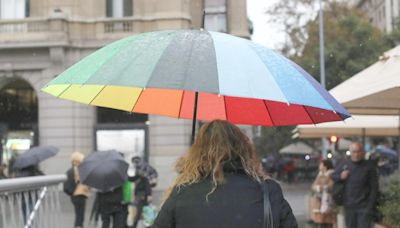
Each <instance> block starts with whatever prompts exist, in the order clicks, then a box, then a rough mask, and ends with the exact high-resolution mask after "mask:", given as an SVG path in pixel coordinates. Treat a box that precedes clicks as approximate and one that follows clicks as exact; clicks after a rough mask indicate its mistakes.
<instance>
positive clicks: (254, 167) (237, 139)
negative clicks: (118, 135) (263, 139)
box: [152, 120, 297, 228]
mask: <svg viewBox="0 0 400 228" xmlns="http://www.w3.org/2000/svg"><path fill="white" fill-rule="evenodd" d="M175 168H176V171H177V172H178V176H177V177H176V179H175V181H174V183H173V184H172V186H171V187H170V188H169V189H168V190H167V191H166V195H165V196H166V200H165V201H164V203H163V205H162V208H161V210H160V212H159V213H158V215H157V218H156V219H155V221H154V224H153V226H152V228H184V227H185V228H186V227H191V228H203V227H207V228H217V227H218V228H228V227H229V228H230V227H235V228H248V227H252V228H261V227H264V226H263V223H264V221H265V222H266V223H270V224H271V223H272V224H273V227H275V228H279V227H285V228H292V227H297V222H296V219H295V217H294V215H293V213H292V209H291V207H290V205H289V204H288V203H287V201H286V200H285V199H284V197H283V194H282V189H281V187H280V186H279V184H278V183H277V182H275V181H274V180H272V179H271V178H269V177H268V176H267V175H266V174H265V173H264V170H263V168H262V165H261V162H260V161H259V159H258V158H257V155H256V153H255V150H254V148H253V146H252V145H251V143H250V140H249V138H247V136H246V135H245V134H244V133H243V132H242V131H241V130H240V129H239V128H238V127H237V126H235V125H233V124H231V123H229V122H227V121H222V120H214V121H211V122H209V123H206V124H204V125H203V126H202V127H201V128H200V130H199V133H198V135H197V137H196V140H195V142H194V144H193V145H192V147H191V148H190V149H189V151H188V152H187V153H186V154H185V155H184V156H182V157H181V158H180V159H179V160H178V162H177V164H176V167H175ZM265 185H267V189H266V190H265V195H267V196H268V197H269V204H268V203H264V199H266V200H267V199H268V197H266V198H264V191H263V187H264V186H265ZM269 206H270V207H269ZM264 208H270V209H271V210H268V211H266V213H265V214H264ZM269 212H270V213H269ZM264 216H266V219H264Z"/></svg>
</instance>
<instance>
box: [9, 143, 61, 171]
mask: <svg viewBox="0 0 400 228" xmlns="http://www.w3.org/2000/svg"><path fill="white" fill-rule="evenodd" d="M57 153H58V148H57V147H54V146H37V147H32V148H31V149H29V150H27V151H26V152H24V153H23V154H20V155H18V157H17V158H16V160H15V163H14V168H16V169H22V168H26V167H28V166H32V165H37V164H39V163H40V162H41V161H43V160H46V159H48V158H50V157H53V156H55V155H56V154H57Z"/></svg>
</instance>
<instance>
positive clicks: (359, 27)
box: [290, 2, 390, 89]
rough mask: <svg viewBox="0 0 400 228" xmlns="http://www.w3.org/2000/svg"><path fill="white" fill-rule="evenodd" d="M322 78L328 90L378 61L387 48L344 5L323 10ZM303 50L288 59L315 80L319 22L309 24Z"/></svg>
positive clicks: (365, 22)
mask: <svg viewBox="0 0 400 228" xmlns="http://www.w3.org/2000/svg"><path fill="white" fill-rule="evenodd" d="M324 28H325V31H324V35H325V72H326V73H325V74H326V86H327V89H331V88H333V87H335V86H336V85H338V84H339V83H341V82H343V81H344V80H346V79H348V78H350V77H351V76H353V75H355V74H356V73H358V72H360V71H361V70H363V69H365V68H366V67H368V66H369V65H371V64H372V63H374V62H376V61H377V60H378V59H379V56H380V55H382V53H383V52H384V51H386V50H387V49H389V48H390V45H389V44H388V42H387V41H386V39H384V35H383V33H382V32H380V31H379V30H378V29H377V28H375V27H373V26H372V25H371V23H370V22H369V21H368V19H367V18H366V17H365V16H364V14H362V13H361V12H360V11H358V10H357V9H354V8H350V7H348V6H347V5H346V4H344V3H337V2H331V3H329V4H327V5H326V8H325V9H324ZM305 31H306V32H307V37H308V38H307V40H306V42H305V43H304V48H303V50H301V51H300V52H297V53H296V54H295V55H293V56H290V57H291V58H292V59H293V60H294V61H295V62H297V63H298V64H300V65H301V66H302V67H303V68H304V69H305V70H306V71H307V72H309V73H310V74H311V75H313V76H314V77H315V78H317V79H318V78H319V74H320V64H319V45H318V44H319V21H318V20H317V19H313V20H310V21H309V22H308V23H307V25H306V29H305Z"/></svg>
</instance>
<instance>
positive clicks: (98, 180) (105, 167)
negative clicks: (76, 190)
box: [78, 151, 129, 192]
mask: <svg viewBox="0 0 400 228" xmlns="http://www.w3.org/2000/svg"><path fill="white" fill-rule="evenodd" d="M128 167H129V165H128V163H126V162H125V160H124V159H123V157H122V156H121V155H120V154H119V153H118V152H117V151H98V152H93V153H91V154H90V155H89V156H88V157H87V158H86V159H85V160H84V161H83V162H82V163H81V164H80V165H79V166H78V171H79V176H80V180H81V182H82V183H83V184H86V185H88V186H90V187H93V188H96V189H98V190H100V191H104V192H106V191H111V190H113V189H114V188H116V187H119V186H121V185H122V184H123V183H124V181H125V180H127V178H128V174H127V171H128Z"/></svg>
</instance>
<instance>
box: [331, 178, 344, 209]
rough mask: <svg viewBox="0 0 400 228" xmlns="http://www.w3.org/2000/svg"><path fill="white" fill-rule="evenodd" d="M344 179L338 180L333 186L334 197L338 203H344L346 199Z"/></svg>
mask: <svg viewBox="0 0 400 228" xmlns="http://www.w3.org/2000/svg"><path fill="white" fill-rule="evenodd" d="M344 186H345V182H344V181H338V182H335V183H334V184H333V187H332V199H333V201H334V202H335V203H336V205H338V206H341V205H343V201H344Z"/></svg>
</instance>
